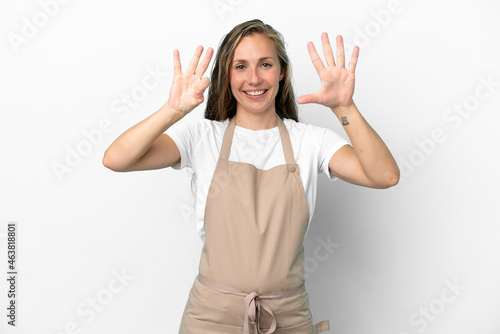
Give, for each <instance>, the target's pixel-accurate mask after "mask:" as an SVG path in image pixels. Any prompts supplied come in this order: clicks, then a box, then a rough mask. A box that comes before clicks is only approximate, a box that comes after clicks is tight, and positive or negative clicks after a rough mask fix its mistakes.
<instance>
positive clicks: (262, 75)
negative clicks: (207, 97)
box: [229, 34, 284, 113]
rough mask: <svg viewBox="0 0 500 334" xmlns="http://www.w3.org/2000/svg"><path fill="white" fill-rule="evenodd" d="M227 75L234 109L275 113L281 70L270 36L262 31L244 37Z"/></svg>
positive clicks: (282, 72)
mask: <svg viewBox="0 0 500 334" xmlns="http://www.w3.org/2000/svg"><path fill="white" fill-rule="evenodd" d="M229 77H230V82H229V84H230V86H231V92H232V93H233V96H234V97H235V99H236V102H237V106H236V112H249V113H274V112H275V98H276V94H278V90H279V82H280V80H281V79H283V77H284V71H283V69H282V68H281V66H280V62H279V59H278V55H277V54H276V50H275V48H274V45H273V42H272V41H271V40H270V39H269V38H267V37H265V36H263V35H261V34H253V35H249V36H246V37H243V38H242V39H241V41H240V42H239V44H238V46H237V47H236V49H235V51H234V57H233V62H232V64H231V66H230V74H229Z"/></svg>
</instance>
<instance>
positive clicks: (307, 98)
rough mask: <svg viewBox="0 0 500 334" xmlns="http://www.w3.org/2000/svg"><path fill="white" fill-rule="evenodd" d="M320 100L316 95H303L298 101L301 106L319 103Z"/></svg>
mask: <svg viewBox="0 0 500 334" xmlns="http://www.w3.org/2000/svg"><path fill="white" fill-rule="evenodd" d="M317 101H318V99H317V96H316V94H307V95H302V96H301V97H299V98H298V99H297V103H299V104H306V103H317Z"/></svg>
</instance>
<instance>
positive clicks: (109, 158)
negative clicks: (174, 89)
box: [103, 104, 184, 169]
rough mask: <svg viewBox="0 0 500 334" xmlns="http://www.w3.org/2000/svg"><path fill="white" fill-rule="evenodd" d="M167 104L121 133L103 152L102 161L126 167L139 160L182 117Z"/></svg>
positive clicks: (120, 167) (115, 166) (122, 167)
mask: <svg viewBox="0 0 500 334" xmlns="http://www.w3.org/2000/svg"><path fill="white" fill-rule="evenodd" d="M168 108H169V107H168V106H167V104H165V105H164V106H163V107H161V108H160V109H159V110H158V111H156V112H155V113H154V114H152V115H151V116H149V117H148V118H146V119H144V120H143V121H141V122H139V123H137V124H135V125H134V126H132V127H131V128H130V129H128V130H127V131H125V132H124V133H122V134H121V135H120V136H119V137H118V138H116V140H115V141H114V142H113V143H112V144H111V145H110V146H109V147H108V149H107V150H106V151H105V152H104V158H103V163H104V164H105V165H108V166H113V167H114V168H116V169H126V168H127V167H129V166H131V165H133V164H134V163H135V162H137V160H139V159H140V158H141V157H142V156H143V155H144V154H145V153H146V152H147V150H148V149H149V148H150V147H151V145H152V144H153V143H154V141H155V140H156V139H158V137H159V136H160V135H161V134H163V133H164V132H165V131H166V130H167V129H168V128H169V127H170V126H172V125H173V124H175V123H176V122H177V121H179V120H180V119H181V118H182V117H184V115H183V113H180V112H174V111H172V110H170V109H168Z"/></svg>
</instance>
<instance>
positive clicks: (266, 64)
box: [262, 63, 273, 67]
mask: <svg viewBox="0 0 500 334" xmlns="http://www.w3.org/2000/svg"><path fill="white" fill-rule="evenodd" d="M262 66H263V67H271V66H273V65H271V64H270V63H263V64H262Z"/></svg>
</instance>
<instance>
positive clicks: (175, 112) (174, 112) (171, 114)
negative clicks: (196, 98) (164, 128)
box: [160, 101, 188, 120]
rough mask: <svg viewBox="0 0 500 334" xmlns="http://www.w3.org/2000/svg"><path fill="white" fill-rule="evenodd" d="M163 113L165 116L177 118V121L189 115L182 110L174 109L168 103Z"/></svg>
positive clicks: (163, 107) (163, 108) (164, 106)
mask: <svg viewBox="0 0 500 334" xmlns="http://www.w3.org/2000/svg"><path fill="white" fill-rule="evenodd" d="M160 110H161V113H162V114H164V115H168V116H169V117H172V118H175V119H176V120H180V119H181V118H183V117H184V116H186V115H187V114H188V113H186V112H183V111H181V110H178V109H176V108H174V107H172V106H171V105H170V104H169V103H168V101H167V103H165V104H164V105H163V106H162V107H161V108H160Z"/></svg>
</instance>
